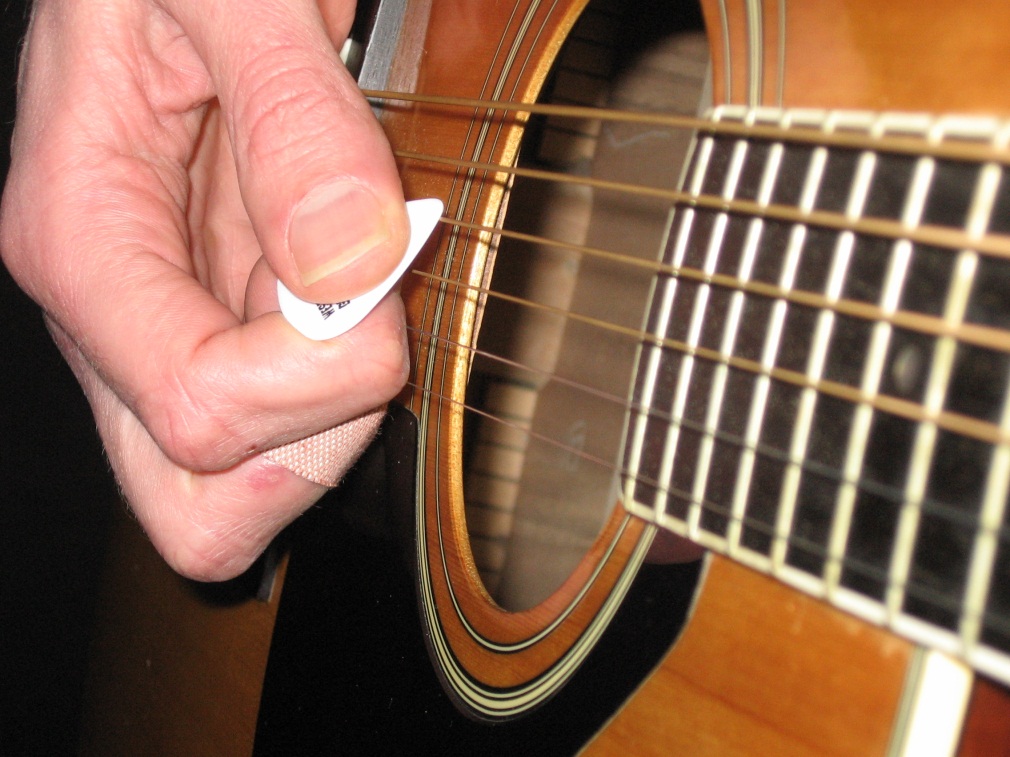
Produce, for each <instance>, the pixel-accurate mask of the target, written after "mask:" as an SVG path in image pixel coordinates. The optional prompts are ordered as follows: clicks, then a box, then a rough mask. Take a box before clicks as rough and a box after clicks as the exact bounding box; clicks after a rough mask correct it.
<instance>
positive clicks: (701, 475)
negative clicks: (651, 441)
mask: <svg viewBox="0 0 1010 757" xmlns="http://www.w3.org/2000/svg"><path fill="white" fill-rule="evenodd" d="M737 146H738V151H739V152H740V153H741V154H740V162H741V164H742V163H743V160H745V159H746V154H747V150H748V149H749V144H748V143H746V142H744V141H740V142H738V143H737ZM781 158H782V146H781V145H775V146H773V147H772V149H771V150H770V151H769V154H768V157H767V160H766V163H765V167H764V170H763V172H762V177H761V184H760V186H759V188H758V194H757V198H758V201H759V202H768V201H770V199H771V193H772V189H773V188H774V186H775V178H776V176H777V175H778V166H779V164H780V161H781ZM735 189H736V180H734V182H733V193H734V194H735ZM730 196H732V195H730ZM762 228H763V223H762V221H761V219H759V218H754V219H751V221H750V223H749V224H748V228H747V235H746V237H745V239H744V248H743V251H742V254H741V256H740V264H739V269H738V277H739V278H740V279H741V280H743V281H746V280H748V279H749V278H750V275H751V271H752V270H753V268H754V263H755V261H756V259H757V250H758V244H759V242H760V239H761V232H762ZM745 305H746V298H745V296H744V293H743V292H742V291H735V292H733V296H732V298H731V300H730V303H729V307H728V310H727V314H726V324H725V326H724V327H723V334H722V341H721V343H720V345H719V350H720V352H722V354H724V355H731V354H733V350H734V349H735V347H736V339H737V336H738V335H739V333H740V324H741V318H742V316H743V309H744V306H745ZM728 380H729V366H728V365H727V364H725V363H717V364H716V367H715V371H714V375H713V380H712V387H711V390H710V392H709V398H708V406H707V408H706V412H705V425H704V432H703V434H702V437H701V448H700V449H699V452H698V460H699V465H698V472H697V474H696V476H695V481H694V486H693V487H692V491H691V502H692V507H691V509H690V512H689V517H688V533H689V534H693V535H694V536H697V535H698V533H699V532H700V529H701V516H702V509H701V502H702V501H704V498H705V493H706V489H707V486H708V478H709V471H710V470H711V463H712V456H713V453H714V450H715V441H716V438H717V437H718V434H719V433H720V432H719V430H718V427H719V418H720V415H721V414H722V410H723V398H724V397H725V392H726V384H727V382H728ZM743 443H744V442H743V439H741V445H742V444H743ZM695 503H697V506H695Z"/></svg>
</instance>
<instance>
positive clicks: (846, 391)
mask: <svg viewBox="0 0 1010 757" xmlns="http://www.w3.org/2000/svg"><path fill="white" fill-rule="evenodd" d="M410 273H411V274H413V275H415V276H418V277H420V278H423V279H426V280H428V281H429V282H435V283H441V284H446V285H449V286H452V287H454V288H456V289H457V290H463V291H464V292H465V293H469V294H476V295H478V296H481V297H493V298H495V299H499V300H502V301H505V302H511V303H513V304H516V305H519V306H520V307H527V308H530V309H532V310H539V311H541V312H546V313H551V314H554V315H557V316H560V317H563V318H566V319H569V320H572V321H578V322H580V323H584V324H586V325H589V326H590V327H594V328H598V329H600V330H601V331H607V332H611V333H616V334H621V335H623V336H626V337H629V338H631V339H634V340H636V341H643V342H648V343H651V344H653V345H656V346H659V347H668V348H670V349H673V350H675V351H677V352H680V353H682V354H685V355H694V356H695V357H699V358H702V359H704V360H709V361H711V362H714V363H722V364H725V365H728V366H730V367H732V368H737V369H740V370H743V371H746V372H747V373H751V374H754V375H767V376H770V377H771V378H773V379H778V380H780V381H783V382H785V383H788V384H791V385H793V386H797V387H799V388H801V389H806V388H810V389H813V390H815V391H816V392H818V393H819V394H823V395H827V396H831V397H835V398H837V399H841V400H844V401H846V402H848V403H850V404H852V405H868V406H870V407H873V408H874V409H876V410H881V411H883V412H886V413H889V414H891V415H896V416H899V417H902V418H905V419H907V420H911V421H913V422H916V423H922V422H930V423H935V424H936V425H937V427H939V428H941V429H943V430H945V431H949V432H951V433H954V434H957V435H959V436H964V437H968V438H972V439H976V440H978V441H982V442H986V443H988V444H993V445H997V444H1007V443H1010V435H1008V434H1006V433H1005V432H1004V430H1003V429H1001V428H1000V427H999V426H998V425H996V424H994V423H991V422H989V421H984V420H981V419H979V418H973V417H969V416H965V415H960V414H958V413H953V412H951V411H949V410H941V411H940V412H939V413H926V412H924V411H923V406H922V405H921V404H920V403H916V402H912V401H910V400H905V399H901V398H899V397H894V396H892V395H888V394H875V395H872V396H866V395H864V393H863V391H862V390H861V389H859V388H856V387H854V386H850V385H848V384H843V383H841V382H838V381H832V380H829V379H817V380H812V379H811V378H810V377H809V376H807V375H806V374H805V373H802V372H800V371H795V370H791V369H788V368H782V367H780V366H770V367H765V366H763V365H762V364H761V363H760V362H759V361H756V360H752V359H749V358H744V357H740V356H737V355H726V354H723V353H722V352H719V351H718V350H714V349H711V348H708V347H701V346H699V347H692V346H690V345H688V344H686V343H684V342H681V341H679V340H676V339H671V338H669V337H666V336H663V335H661V334H652V333H649V332H647V331H643V330H642V329H635V328H630V327H627V326H621V325H619V324H615V323H610V322H608V321H604V320H601V319H599V318H593V317H591V316H586V315H583V314H581V313H575V312H572V311H570V310H565V309H563V308H557V307H553V306H550V305H545V304H543V303H538V302H533V301H531V300H525V299H523V298H521V297H516V296H514V295H509V294H505V293H504V292H496V291H494V290H492V289H490V288H488V287H482V286H476V285H474V284H467V283H465V282H462V281H457V280H455V279H450V278H447V277H445V276H439V275H437V274H433V273H428V272H426V271H421V270H418V269H413V270H411V272H410Z"/></svg>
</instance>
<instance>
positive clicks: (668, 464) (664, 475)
mask: <svg viewBox="0 0 1010 757" xmlns="http://www.w3.org/2000/svg"><path fill="white" fill-rule="evenodd" d="M706 142H710V143H711V144H712V149H713V150H714V147H715V143H714V140H713V139H712V138H711V137H708V138H706ZM744 149H745V148H744V147H742V143H737V144H735V145H734V146H733V153H732V155H731V159H730V163H729V167H728V170H727V171H726V176H725V178H724V180H723V184H722V190H721V191H722V194H723V196H732V194H733V192H734V191H735V187H736V184H737V181H738V180H739V177H740V171H741V170H742V167H743V160H744V158H745V152H744V151H743V150H744ZM709 164H710V161H707V162H706V165H705V166H704V167H703V168H702V170H699V171H698V172H697V173H696V174H695V176H694V179H693V182H692V190H693V191H698V190H700V188H701V186H702V182H703V181H704V180H705V179H706V178H707V173H708V168H709ZM726 222H727V219H726V218H725V214H721V215H719V216H717V217H716V218H715V219H714V223H713V225H712V230H711V233H710V235H709V238H708V240H707V245H706V251H705V257H704V261H703V263H702V265H703V269H702V270H703V272H705V273H711V272H713V271H714V270H715V267H716V264H717V262H718V258H719V253H720V251H721V250H722V245H723V240H724V238H725V233H726ZM710 294H711V287H710V286H709V285H707V284H705V283H702V284H700V285H699V286H698V289H697V291H696V292H695V299H694V308H693V310H692V314H691V323H690V325H689V327H688V334H689V337H688V344H690V345H691V346H692V347H697V345H698V343H699V342H700V340H701V334H702V328H703V326H704V322H705V316H706V312H707V310H708V307H707V306H708V302H709V298H710ZM664 333H667V332H665V331H664ZM694 364H695V358H694V355H688V356H686V357H685V358H684V359H683V360H682V361H681V364H680V370H679V376H678V380H677V392H676V401H675V404H674V418H673V420H672V427H673V428H674V429H676V432H675V433H673V434H669V435H668V437H667V440H666V444H665V446H664V452H663V463H662V466H661V468H660V480H661V481H670V480H672V477H673V465H674V459H675V455H676V449H677V445H678V444H679V441H680V428H681V427H682V426H683V425H684V421H685V418H684V412H685V407H686V404H687V400H688V393H689V391H690V388H691V378H692V374H693V372H694ZM698 452H699V454H698V458H697V464H696V466H695V471H694V473H695V476H694V482H693V484H692V490H691V494H690V497H689V499H688V511H687V518H686V521H687V524H688V531H689V532H690V531H691V529H692V527H693V528H694V529H695V530H697V525H698V523H699V522H700V520H701V504H700V503H701V500H702V497H703V494H699V488H698V487H699V483H698V480H699V477H703V476H707V472H708V464H709V462H710V456H708V458H706V456H705V449H704V447H702V448H700V449H699V450H698Z"/></svg>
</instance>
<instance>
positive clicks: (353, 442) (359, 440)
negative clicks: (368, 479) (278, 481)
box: [263, 405, 386, 487]
mask: <svg viewBox="0 0 1010 757" xmlns="http://www.w3.org/2000/svg"><path fill="white" fill-rule="evenodd" d="M385 415H386V406H385V405H383V406H381V407H378V408H376V409H375V410H371V411H369V412H367V413H365V414H363V415H359V416H358V417H357V418H353V419H351V420H349V421H347V422H346V423H341V424H340V425H339V426H334V427H333V428H329V429H327V430H326V431H320V432H319V433H318V434H313V435H312V436H307V437H305V438H304V439H298V440H297V441H293V442H289V443H288V444H283V445H281V446H280V447H274V448H273V449H270V450H267V451H266V452H264V453H263V456H264V457H265V458H267V459H268V460H271V461H272V462H275V463H277V464H278V465H281V466H283V467H285V468H287V469H288V470H289V471H291V472H292V473H295V474H297V475H299V476H301V477H302V478H306V479H308V480H309V481H312V482H313V483H316V484H320V485H322V486H329V487H333V486H336V485H337V484H338V483H340V480H341V479H342V478H343V477H344V474H345V473H347V471H348V469H349V468H350V467H351V466H352V465H353V464H354V463H355V462H356V461H357V459H358V458H359V457H360V456H361V453H362V452H364V451H365V448H366V447H367V446H368V445H369V444H370V443H371V441H372V439H374V438H375V435H376V433H377V432H378V430H379V426H380V425H381V424H382V419H383V418H384V417H385Z"/></svg>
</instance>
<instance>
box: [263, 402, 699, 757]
mask: <svg viewBox="0 0 1010 757" xmlns="http://www.w3.org/2000/svg"><path fill="white" fill-rule="evenodd" d="M415 425H416V422H415V419H414V418H413V416H412V415H411V414H410V413H409V412H408V411H406V410H404V409H403V408H399V407H396V408H393V409H392V411H391V413H390V417H389V418H388V419H387V422H386V424H385V426H384V427H383V431H382V434H381V436H380V438H379V441H378V442H377V443H376V444H375V445H373V447H372V448H371V449H370V450H369V452H368V453H367V454H366V456H365V458H363V459H362V461H361V462H360V463H359V465H358V466H357V468H356V469H355V471H354V474H353V475H352V476H351V477H350V478H349V479H348V480H347V481H345V483H344V484H342V485H341V487H340V489H338V490H336V491H334V492H333V493H332V494H331V495H329V496H328V497H326V498H325V499H324V500H323V501H322V502H321V504H320V505H319V506H318V507H316V508H314V509H313V510H312V512H310V513H308V514H307V515H306V516H305V517H304V518H302V519H301V520H300V521H299V522H298V524H297V525H296V527H295V528H294V530H293V531H292V533H291V534H290V536H291V542H292V551H291V557H290V563H289V567H288V571H287V577H286V579H285V584H284V589H283V595H282V598H281V603H280V610H279V614H278V618H277V624H276V627H275V631H274V637H273V642H272V646H271V650H270V660H269V663H268V667H267V673H266V680H265V682H264V688H263V699H262V703H261V706H260V714H259V721H258V726H257V733H256V746H255V752H254V754H255V755H257V756H258V757H264V756H265V755H282V754H283V755H291V754H305V755H309V754H313V755H315V754H331V753H339V754H394V753H395V754H402V753H404V752H407V751H409V752H410V753H414V754H467V755H472V754H480V755H496V754H502V755H506V754H507V755H516V754H531V753H535V754H538V755H542V754H572V753H574V752H576V751H577V750H578V749H579V748H580V747H581V746H582V745H583V744H585V743H586V742H587V741H588V740H589V739H590V738H591V737H592V735H593V734H594V733H596V732H597V731H598V730H599V729H600V727H601V726H602V725H603V724H604V723H605V722H606V720H607V719H608V718H609V717H610V716H611V715H612V714H613V713H614V711H615V710H616V709H617V707H618V706H619V705H620V703H621V702H622V701H624V699H625V698H626V697H627V696H628V695H629V694H630V693H631V692H632V691H633V690H634V688H635V687H636V686H637V685H638V683H639V682H640V681H641V680H642V679H643V678H644V677H645V676H646V675H647V674H648V672H649V671H650V670H651V669H652V668H653V667H654V666H655V665H656V664H657V663H658V661H659V660H660V658H661V656H662V655H663V653H664V652H665V651H666V650H667V649H668V648H669V647H670V645H671V644H672V642H673V640H674V638H675V636H676V634H677V632H678V630H679V629H680V627H681V626H682V624H683V620H684V617H685V614H686V611H687V608H688V607H689V603H690V601H691V597H692V594H693V591H694V587H695V585H696V583H697V579H698V571H699V567H698V565H697V564H691V565H681V566H676V565H674V566H655V565H652V566H650V565H647V566H645V567H644V568H643V569H642V571H641V574H640V576H639V578H638V579H637V580H636V582H635V584H634V586H633V587H632V589H631V591H630V593H629V596H628V597H627V599H626V600H625V602H624V605H623V606H622V608H621V610H620V611H619V613H618V615H617V617H616V618H615V620H614V621H613V623H612V624H611V626H610V628H609V630H608V631H607V633H606V634H605V635H604V637H603V638H602V640H601V641H600V643H599V645H598V647H597V648H596V649H595V650H594V652H593V653H592V654H591V655H590V656H589V658H588V660H587V661H586V663H585V665H584V666H583V668H582V669H581V670H580V671H579V672H578V673H577V674H576V675H575V677H574V678H573V680H572V681H571V682H570V683H569V685H568V686H567V687H566V688H565V689H564V690H562V692H561V693H560V694H558V695H557V696H556V697H555V698H554V699H553V700H551V701H550V702H548V703H547V704H546V705H545V706H544V707H542V708H540V709H539V710H537V711H535V712H533V713H532V714H530V715H528V716H526V717H524V718H520V719H517V720H513V721H509V722H506V723H504V724H497V725H493V726H492V725H488V724H486V723H482V722H478V721H475V720H472V719H470V718H468V717H466V716H464V715H462V714H461V713H460V712H459V711H458V710H457V709H456V708H455V706H454V705H453V703H452V701H451V700H450V699H449V697H448V696H447V695H446V694H445V693H444V691H443V690H442V687H441V684H440V682H439V679H438V677H437V675H436V673H435V671H434V669H433V668H432V664H431V662H430V660H429V658H428V654H427V650H426V647H425V641H424V636H423V632H422V628H421V623H420V618H419V614H418V609H417V600H416V596H415V588H414V587H415V584H414V575H413V568H412V559H411V555H413V541H412V540H413V524H412V513H413V480H414V462H413V461H414V454H415V431H414V429H415Z"/></svg>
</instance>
